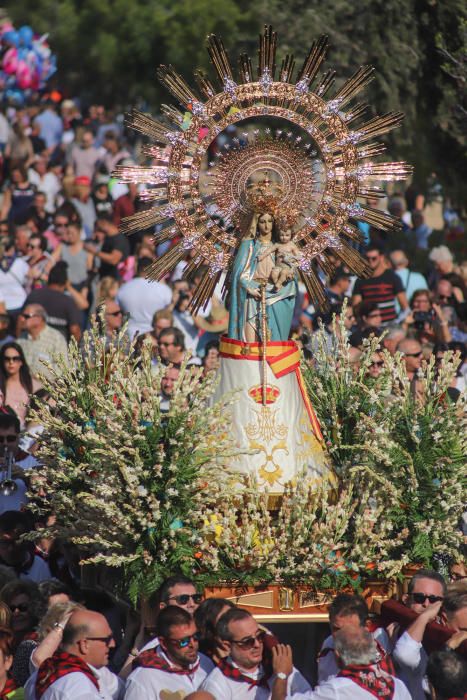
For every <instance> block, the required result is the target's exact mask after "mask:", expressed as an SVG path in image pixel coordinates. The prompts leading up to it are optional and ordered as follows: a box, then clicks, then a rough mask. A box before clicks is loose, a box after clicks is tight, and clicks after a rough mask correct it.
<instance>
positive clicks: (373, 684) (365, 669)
mask: <svg viewBox="0 0 467 700" xmlns="http://www.w3.org/2000/svg"><path fill="white" fill-rule="evenodd" d="M337 677H338V678H350V680H351V681H353V682H354V683H356V684H357V685H358V686H360V688H363V690H366V691H367V692H368V693H371V694H372V695H374V696H375V698H384V699H385V700H392V698H393V697H394V688H395V684H394V679H393V678H392V676H390V675H389V673H386V672H385V671H382V670H381V668H379V667H378V666H347V667H346V668H343V669H342V671H341V672H340V673H339V674H338V676H337Z"/></svg>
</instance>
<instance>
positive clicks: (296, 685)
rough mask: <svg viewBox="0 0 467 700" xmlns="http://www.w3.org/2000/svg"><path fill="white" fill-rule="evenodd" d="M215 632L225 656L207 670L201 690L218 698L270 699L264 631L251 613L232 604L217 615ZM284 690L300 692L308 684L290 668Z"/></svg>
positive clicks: (271, 680) (304, 689)
mask: <svg viewBox="0 0 467 700" xmlns="http://www.w3.org/2000/svg"><path fill="white" fill-rule="evenodd" d="M216 635H217V637H218V638H219V639H220V640H221V643H222V646H223V647H224V649H225V651H227V652H228V656H227V658H226V659H223V660H222V661H220V662H219V664H218V666H217V668H215V669H214V670H213V671H212V672H211V673H210V674H209V676H208V677H207V678H206V680H205V681H204V683H203V685H202V687H201V688H202V690H207V691H208V692H210V693H212V695H214V697H215V698H219V699H220V698H222V700H270V698H271V690H272V685H273V678H272V676H271V674H270V672H268V670H267V669H266V668H265V667H264V665H263V651H264V643H263V640H264V636H265V632H264V631H262V630H260V628H259V627H258V623H257V622H256V620H255V619H254V617H253V616H252V615H251V614H250V613H249V612H248V611H247V610H242V609H241V608H232V609H231V610H228V611H227V612H226V613H224V615H222V617H221V618H220V619H219V621H218V623H217V627H216ZM286 690H287V692H288V693H289V694H293V693H303V692H306V691H307V690H310V686H309V684H308V682H307V681H306V680H305V678H304V677H303V676H302V675H301V673H300V672H299V671H297V670H296V669H292V671H291V673H290V674H289V677H288V681H287V684H286Z"/></svg>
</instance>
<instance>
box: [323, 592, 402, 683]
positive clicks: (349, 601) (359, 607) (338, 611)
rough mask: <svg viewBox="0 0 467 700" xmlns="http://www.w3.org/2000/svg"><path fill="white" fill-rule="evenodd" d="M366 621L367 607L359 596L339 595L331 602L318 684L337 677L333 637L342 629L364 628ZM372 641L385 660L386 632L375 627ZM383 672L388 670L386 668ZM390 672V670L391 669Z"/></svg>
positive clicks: (388, 646)
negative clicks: (328, 625) (329, 629)
mask: <svg viewBox="0 0 467 700" xmlns="http://www.w3.org/2000/svg"><path fill="white" fill-rule="evenodd" d="M367 621H368V607H367V604H366V603H365V601H364V599H363V598H362V597H361V596H359V595H351V594H350V593H340V594H339V595H337V596H336V597H335V598H334V600H333V601H332V603H331V605H330V607H329V624H330V626H331V634H330V635H329V637H327V638H326V639H325V640H324V642H323V644H322V646H321V651H320V653H319V655H318V683H324V681H327V680H328V679H329V678H332V677H333V676H337V674H338V673H339V666H338V663H337V659H336V654H335V650H334V636H335V634H336V633H337V632H339V630H341V629H342V628H343V627H349V626H353V627H361V628H362V629H365V628H366V625H367ZM372 636H373V639H374V640H375V642H376V643H377V648H378V652H379V655H380V657H381V660H382V661H383V660H384V659H386V656H387V655H388V654H389V652H390V642H389V637H388V635H387V632H386V630H384V629H383V628H382V627H377V628H376V629H375V630H373V632H372ZM385 670H388V669H387V668H386V669H385ZM391 670H392V668H391Z"/></svg>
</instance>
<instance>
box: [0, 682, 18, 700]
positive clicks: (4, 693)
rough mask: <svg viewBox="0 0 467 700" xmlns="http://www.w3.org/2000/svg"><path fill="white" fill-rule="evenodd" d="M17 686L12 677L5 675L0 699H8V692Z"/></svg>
mask: <svg viewBox="0 0 467 700" xmlns="http://www.w3.org/2000/svg"><path fill="white" fill-rule="evenodd" d="M18 687H19V686H18V685H17V683H16V681H15V679H14V678H10V677H7V679H6V683H5V685H4V686H3V690H2V691H1V692H0V700H8V694H9V693H12V692H13V691H14V690H16V689H17V688H18Z"/></svg>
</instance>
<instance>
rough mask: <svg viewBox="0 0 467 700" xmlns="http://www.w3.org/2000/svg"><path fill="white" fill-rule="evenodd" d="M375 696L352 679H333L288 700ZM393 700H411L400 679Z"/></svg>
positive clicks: (350, 699)
mask: <svg viewBox="0 0 467 700" xmlns="http://www.w3.org/2000/svg"><path fill="white" fill-rule="evenodd" d="M374 699H375V696H374V695H373V693H370V692H369V691H368V690H365V689H364V688H361V687H360V686H359V685H357V683H354V681H353V680H351V679H350V678H331V679H330V680H329V681H326V683H323V685H318V686H316V688H315V690H310V691H309V692H307V693H299V694H298V695H296V694H294V695H287V698H286V700H374ZM392 700H411V697H410V693H409V691H408V690H407V688H406V687H405V685H404V684H403V683H402V681H400V680H399V679H398V678H395V679H394V695H393V697H392Z"/></svg>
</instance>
